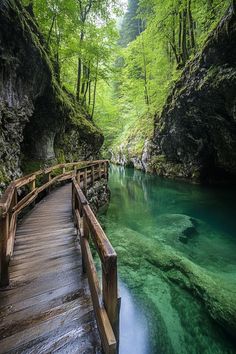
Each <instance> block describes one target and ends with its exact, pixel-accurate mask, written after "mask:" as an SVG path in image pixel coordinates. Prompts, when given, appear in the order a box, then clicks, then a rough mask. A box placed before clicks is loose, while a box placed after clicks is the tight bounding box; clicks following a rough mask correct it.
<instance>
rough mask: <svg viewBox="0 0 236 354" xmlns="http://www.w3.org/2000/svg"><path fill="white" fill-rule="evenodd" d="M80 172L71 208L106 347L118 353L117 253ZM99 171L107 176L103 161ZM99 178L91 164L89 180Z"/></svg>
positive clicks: (98, 322) (73, 191)
mask: <svg viewBox="0 0 236 354" xmlns="http://www.w3.org/2000/svg"><path fill="white" fill-rule="evenodd" d="M80 173H81V172H80V171H79V172H78V174H77V176H76V177H74V178H73V180H72V208H73V214H74V219H75V223H76V226H77V229H78V233H79V235H80V245H81V250H82V261H83V269H84V271H86V273H87V275H88V281H89V287H90V292H91V296H92V302H93V308H94V312H95V316H96V321H97V325H98V329H99V332H100V337H101V340H102V346H103V350H104V352H105V353H118V343H119V309H120V299H119V298H118V286H117V255H116V252H115V251H114V249H113V247H112V245H111V244H110V242H109V240H108V238H107V237H106V235H105V233H104V231H103V229H102V228H101V226H100V224H99V222H98V220H97V219H96V217H95V215H94V213H93V211H92V210H91V208H90V206H89V204H88V201H87V199H86V197H85V195H84V193H83V191H82V189H81V188H80V187H81V179H80ZM97 173H98V178H101V177H102V176H104V177H107V173H108V170H107V164H104V168H102V169H99V170H98V172H97ZM86 176H87V172H86ZM96 179H97V176H96V171H95V170H94V166H91V174H90V180H91V181H94V180H96ZM85 181H86V178H84V179H83V190H84V191H86V187H87V183H84V182H85ZM87 181H88V179H87ZM90 239H91V241H93V244H94V246H95V248H96V250H97V253H98V255H99V258H100V261H101V265H102V291H101V287H100V284H99V279H98V275H97V270H96V267H95V263H94V260H93V256H92V253H91V249H90V244H89V242H90Z"/></svg>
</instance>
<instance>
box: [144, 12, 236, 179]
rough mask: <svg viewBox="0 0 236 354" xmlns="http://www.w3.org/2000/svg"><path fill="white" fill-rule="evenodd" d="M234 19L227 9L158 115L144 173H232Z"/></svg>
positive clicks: (235, 163) (235, 167)
mask: <svg viewBox="0 0 236 354" xmlns="http://www.w3.org/2000/svg"><path fill="white" fill-rule="evenodd" d="M235 43H236V16H235V13H234V11H233V9H232V8H230V9H229V10H228V12H227V14H226V15H225V17H224V18H223V19H222V21H221V22H220V23H219V24H218V26H217V28H216V29H215V30H214V31H213V32H212V33H211V35H210V36H209V38H208V40H207V42H206V44H205V46H204V48H203V50H202V52H201V53H200V54H198V55H197V56H196V57H195V58H194V60H193V61H191V62H190V63H189V64H188V65H187V67H186V68H185V69H184V71H183V73H182V76H181V78H180V79H179V80H178V82H177V83H176V84H175V86H174V88H173V91H172V93H171V94H170V95H169V97H168V99H167V102H166V104H165V106H164V108H163V111H162V113H161V115H160V116H158V115H157V116H156V117H155V133H154V139H153V143H154V146H153V147H152V151H151V155H152V156H151V159H150V160H149V165H148V170H151V171H154V172H156V173H157V174H159V175H163V176H168V177H179V178H186V179H193V180H197V181H199V180H201V181H212V180H214V181H216V180H222V179H224V180H225V179H229V178H231V179H233V178H234V177H235V175H236V45H235Z"/></svg>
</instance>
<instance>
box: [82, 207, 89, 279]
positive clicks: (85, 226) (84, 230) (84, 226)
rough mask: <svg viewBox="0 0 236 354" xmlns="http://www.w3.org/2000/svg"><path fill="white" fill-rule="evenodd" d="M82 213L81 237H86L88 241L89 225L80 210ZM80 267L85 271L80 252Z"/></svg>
mask: <svg viewBox="0 0 236 354" xmlns="http://www.w3.org/2000/svg"><path fill="white" fill-rule="evenodd" d="M82 215H83V221H82V237H84V238H86V239H87V240H88V241H89V227H88V223H87V221H86V218H85V215H84V213H83V212H82ZM82 269H83V272H84V273H86V262H85V259H84V255H83V254H82Z"/></svg>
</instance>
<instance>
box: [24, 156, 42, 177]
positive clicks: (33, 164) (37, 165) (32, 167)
mask: <svg viewBox="0 0 236 354" xmlns="http://www.w3.org/2000/svg"><path fill="white" fill-rule="evenodd" d="M44 165H45V161H43V160H28V159H23V160H22V164H21V169H22V172H23V174H24V175H28V174H30V173H33V172H35V171H38V170H40V169H41V168H43V167H44Z"/></svg>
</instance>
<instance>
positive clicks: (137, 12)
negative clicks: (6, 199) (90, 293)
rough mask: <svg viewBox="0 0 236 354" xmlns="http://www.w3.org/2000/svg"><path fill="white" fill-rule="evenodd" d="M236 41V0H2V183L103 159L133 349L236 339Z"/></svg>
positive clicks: (97, 199)
mask: <svg viewBox="0 0 236 354" xmlns="http://www.w3.org/2000/svg"><path fill="white" fill-rule="evenodd" d="M235 43H236V4H235V1H234V0H233V1H230V0H227V1H225V2H223V3H222V2H221V1H219V0H211V1H203V0H167V1H165V2H163V1H162V0H146V1H142V0H139V1H138V0H128V1H127V2H126V1H125V2H123V1H118V2H116V1H112V0H104V1H103V0H102V1H100V2H97V1H94V0H67V1H65V0H50V1H46V0H33V1H30V0H1V1H0V194H3V193H4V191H5V190H6V187H7V186H8V185H9V183H10V182H11V181H13V180H16V179H17V178H19V177H21V176H23V175H27V174H29V173H32V172H34V171H36V170H40V171H44V172H45V175H46V176H47V177H48V182H47V183H50V179H51V178H52V179H53V178H57V176H58V171H57V168H55V174H54V175H52V176H51V175H50V174H47V168H50V166H53V165H56V166H57V164H58V166H59V167H58V169H62V174H64V173H66V172H68V171H66V167H65V166H66V165H65V164H66V163H72V167H74V168H75V172H74V174H75V175H74V178H78V175H77V170H76V168H77V167H76V165H75V166H74V165H73V162H78V161H81V163H82V165H81V166H82V167H81V168H83V163H84V161H87V163H88V164H89V163H90V162H91V161H93V160H94V161H96V163H97V164H98V165H97V166H98V167H97V168H98V171H99V172H97V174H98V177H99V178H100V181H99V182H98V181H95V179H94V178H95V177H94V170H93V167H91V166H90V165H88V166H90V168H91V170H89V173H90V175H89V176H87V169H86V173H85V172H83V173H84V177H83V178H85V176H86V180H87V177H88V178H90V179H91V181H92V183H93V185H92V186H91V188H89V189H88V190H87V187H86V188H85V194H87V198H88V200H89V204H90V205H91V207H92V209H93V211H94V212H95V213H96V214H97V216H98V219H99V221H100V223H101V225H102V227H103V229H104V231H105V233H106V235H107V236H108V238H109V240H110V242H111V243H112V245H113V246H114V248H115V250H116V252H117V255H118V274H119V281H120V288H121V297H122V299H123V300H121V301H122V302H121V328H120V333H121V337H120V354H138V353H140V354H166V353H175V354H185V353H186V354H188V353H208V354H216V353H219V354H221V353H222V354H226V353H227V354H229V353H230V354H231V353H232V354H233V353H235V352H236V343H235V338H236V296H235V294H236V282H235V273H236V258H235V249H236V248H235V247H236V243H235V242H236V239H235V232H236V224H235V197H236V191H235V181H236V46H235ZM102 159H107V160H110V162H111V164H110V169H109V188H110V189H109V188H108V186H107V181H106V179H101V173H102V172H101V171H102V170H101V165H100V162H99V161H106V160H102ZM101 163H106V162H101ZM63 166H64V167H63ZM79 166H80V165H79ZM104 166H105V165H104ZM42 173H43V172H42ZM68 173H71V179H72V176H73V171H70V172H68ZM106 173H107V171H106V169H105V167H104V176H105V177H106V176H107V175H106ZM41 182H42V181H37V183H38V185H37V183H36V188H40V183H41ZM77 182H78V185H79V184H80V174H79V180H78V181H77ZM43 183H45V181H44V182H43ZM86 183H87V182H86ZM32 186H33V184H32V185H31V186H30V188H33V187H32ZM34 187H35V185H34ZM27 188H28V187H27ZM27 188H26V187H25V188H22V190H20V191H19V193H18V195H16V199H17V198H18V200H19V201H21V200H23V201H24V198H25V197H26V195H27V193H28V192H29V194H30V193H32V195H33V193H34V189H32V190H30V189H29V188H28V189H27ZM49 189H50V188H49ZM65 190H66V189H65ZM2 204H4V203H2ZM13 208H14V206H13ZM0 211H1V210H0ZM2 214H3V213H2V212H0V216H1V215H2ZM1 237H2V236H1ZM1 249H3V246H2V241H1ZM98 268H99V267H98ZM0 310H1V306H0ZM127 313H128V314H129V316H128V315H127ZM126 315H127V317H129V318H126ZM136 318H139V319H140V321H141V324H140V326H139V325H138V323H137V322H136V320H135V319H136ZM136 335H138V336H139V340H137V343H136V345H133V344H132V343H131V342H132V341H134V340H135V336H136ZM0 352H1V349H0Z"/></svg>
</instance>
